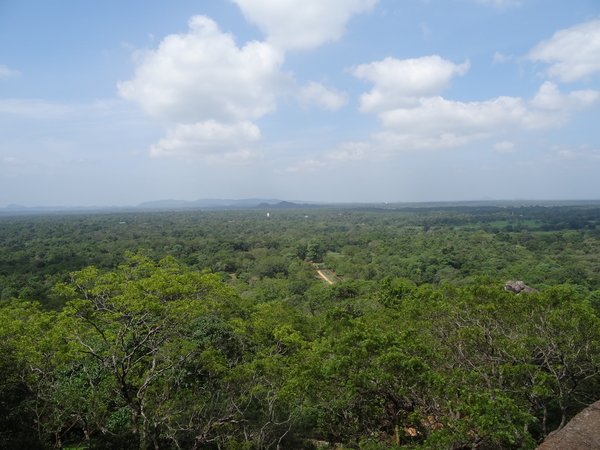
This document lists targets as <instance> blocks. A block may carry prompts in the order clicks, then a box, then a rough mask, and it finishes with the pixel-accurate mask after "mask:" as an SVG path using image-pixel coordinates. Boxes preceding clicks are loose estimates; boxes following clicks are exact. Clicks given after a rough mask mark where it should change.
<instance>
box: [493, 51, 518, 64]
mask: <svg viewBox="0 0 600 450" xmlns="http://www.w3.org/2000/svg"><path fill="white" fill-rule="evenodd" d="M511 59H513V57H512V56H511V55H508V56H507V55H503V54H502V53H500V52H496V53H494V58H493V59H492V64H498V63H503V62H506V61H510V60H511Z"/></svg>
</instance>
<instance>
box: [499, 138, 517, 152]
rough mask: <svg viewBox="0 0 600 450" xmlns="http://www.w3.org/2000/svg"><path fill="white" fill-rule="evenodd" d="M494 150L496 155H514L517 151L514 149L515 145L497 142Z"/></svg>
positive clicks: (507, 142)
mask: <svg viewBox="0 0 600 450" xmlns="http://www.w3.org/2000/svg"><path fill="white" fill-rule="evenodd" d="M494 149H495V150H496V151H497V152H498V153H514V152H516V151H517V150H516V149H515V143H514V142H510V141H504V142H497V143H496V144H494Z"/></svg>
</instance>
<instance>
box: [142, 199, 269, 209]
mask: <svg viewBox="0 0 600 450" xmlns="http://www.w3.org/2000/svg"><path fill="white" fill-rule="evenodd" d="M279 202H281V200H279V199H268V200H265V199H260V198H247V199H242V200H231V199H216V198H204V199H200V200H195V201H186V200H157V201H153V202H144V203H140V204H139V205H137V206H136V209H172V208H186V209H187V208H190V209H202V208H253V207H255V206H257V205H259V204H261V203H265V204H276V203H279Z"/></svg>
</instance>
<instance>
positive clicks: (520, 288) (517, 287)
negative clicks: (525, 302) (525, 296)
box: [504, 281, 539, 294]
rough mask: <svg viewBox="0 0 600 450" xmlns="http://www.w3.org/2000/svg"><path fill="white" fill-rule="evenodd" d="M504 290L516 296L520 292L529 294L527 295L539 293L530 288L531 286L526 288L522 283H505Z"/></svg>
mask: <svg viewBox="0 0 600 450" xmlns="http://www.w3.org/2000/svg"><path fill="white" fill-rule="evenodd" d="M504 290H505V291H513V292H516V293H517V294H519V293H521V292H529V293H531V292H539V291H538V290H536V289H534V288H532V287H531V286H527V285H526V284H525V283H523V282H522V281H507V282H506V284H505V285H504Z"/></svg>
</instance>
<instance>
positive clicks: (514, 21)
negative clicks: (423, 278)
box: [0, 0, 600, 207]
mask: <svg viewBox="0 0 600 450" xmlns="http://www.w3.org/2000/svg"><path fill="white" fill-rule="evenodd" d="M203 198H221V199H244V198H280V199H284V200H304V201H324V202H399V201H400V202H423V201H460V200H480V199H485V198H490V199H497V200H501V199H539V200H551V199H556V200H565V199H600V2H598V0H570V1H568V2H566V1H564V0H519V1H517V0H210V1H209V0H195V1H192V0H169V1H166V0H143V1H142V0H128V1H127V2H123V1H116V0H104V1H102V2H90V1H81V0H53V1H50V0H0V207H4V206H7V205H8V204H19V205H24V206H57V205H61V206H92V205H97V206H113V205H115V206H127V205H137V204H139V203H141V202H144V201H151V200H162V199H178V200H197V199H203Z"/></svg>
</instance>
